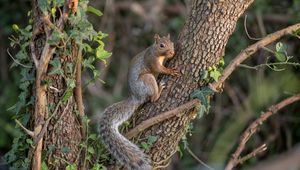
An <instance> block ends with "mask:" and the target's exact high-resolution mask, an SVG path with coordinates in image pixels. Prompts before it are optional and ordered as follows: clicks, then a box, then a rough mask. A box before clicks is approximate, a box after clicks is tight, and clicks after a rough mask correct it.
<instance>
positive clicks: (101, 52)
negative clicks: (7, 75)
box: [5, 0, 111, 170]
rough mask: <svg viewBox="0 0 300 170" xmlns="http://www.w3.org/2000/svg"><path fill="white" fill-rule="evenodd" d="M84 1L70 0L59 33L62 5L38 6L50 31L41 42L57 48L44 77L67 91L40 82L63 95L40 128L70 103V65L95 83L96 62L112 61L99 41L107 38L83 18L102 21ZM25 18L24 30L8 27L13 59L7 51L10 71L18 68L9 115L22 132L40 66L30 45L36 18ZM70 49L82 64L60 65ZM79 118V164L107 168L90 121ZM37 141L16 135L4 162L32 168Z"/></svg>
mask: <svg viewBox="0 0 300 170" xmlns="http://www.w3.org/2000/svg"><path fill="white" fill-rule="evenodd" d="M88 2H89V1H88V0H80V1H74V4H73V6H72V7H71V10H70V11H69V12H68V17H67V18H66V19H67V20H66V21H65V23H67V24H66V25H65V27H64V29H61V28H60V25H59V24H55V23H57V21H58V20H59V19H60V18H61V17H62V13H63V12H64V11H63V10H64V6H65V5H66V1H64V0H52V1H48V0H38V1H37V6H38V8H39V9H38V10H39V11H41V12H42V14H43V15H44V16H49V17H48V18H47V17H45V18H43V19H41V20H43V22H44V23H43V24H44V27H45V25H47V26H48V28H50V30H44V33H43V34H46V36H48V38H47V40H46V42H45V43H48V44H49V46H50V47H51V48H53V49H54V48H55V52H54V54H53V56H52V57H51V60H50V62H49V68H48V72H47V76H49V77H51V76H61V77H62V78H63V80H64V82H65V86H66V88H65V89H64V91H61V90H62V89H57V88H55V87H54V86H53V85H52V84H53V82H52V81H51V78H46V79H44V80H42V82H41V84H42V85H46V87H47V88H48V89H51V90H55V91H57V92H60V93H62V96H61V98H60V101H59V102H57V103H56V104H55V103H48V104H47V112H49V115H50V116H48V118H47V120H46V123H45V125H44V126H46V125H47V122H49V121H50V120H51V119H52V118H53V117H54V116H55V114H57V112H58V108H59V107H60V106H62V105H67V104H68V102H69V99H70V98H71V97H72V96H73V95H74V90H75V88H76V71H78V70H77V69H78V68H77V67H76V65H75V64H74V63H78V62H80V63H81V65H82V67H83V68H84V70H85V71H89V72H91V73H92V74H93V79H97V78H98V77H99V74H100V73H99V71H98V70H97V69H96V68H95V66H94V63H95V62H96V61H97V60H98V61H101V62H104V63H106V60H107V59H108V58H109V57H110V56H111V53H110V52H108V51H106V50H105V49H104V46H105V44H104V42H103V39H104V38H105V37H107V34H105V33H103V32H101V31H96V30H94V28H93V25H92V24H91V23H90V22H89V21H88V18H87V13H88V12H89V13H93V14H95V15H97V16H101V15H102V12H101V11H99V10H98V9H96V8H94V7H92V6H90V5H88ZM75 3H76V4H75ZM77 3H78V4H77ZM28 18H29V20H28V25H27V26H25V27H24V28H21V26H18V25H17V24H14V25H12V29H13V30H14V32H15V34H14V35H12V36H11V37H10V41H11V43H10V45H11V48H16V49H18V52H17V53H16V54H15V55H14V56H13V55H12V54H10V53H9V50H8V53H9V55H11V57H12V58H13V59H14V63H13V64H12V67H16V66H18V67H20V68H21V72H20V74H21V79H20V83H19V89H20V94H19V97H18V101H17V102H16V104H15V105H13V106H12V107H10V108H9V110H10V111H11V112H13V113H15V115H14V117H13V119H15V120H16V121H17V122H18V125H17V127H18V128H20V127H21V128H20V129H23V130H24V129H25V127H30V126H31V124H32V122H31V121H30V118H32V114H33V109H34V105H35V100H36V99H35V94H34V92H33V90H32V89H33V88H34V87H35V84H34V82H35V80H36V77H35V74H36V71H37V67H38V66H39V63H38V62H37V60H39V58H38V57H36V56H35V52H34V51H33V49H32V42H33V41H34V39H35V38H36V36H37V34H38V33H36V32H35V31H36V29H34V28H33V27H34V26H33V21H34V16H33V12H32V11H30V12H28ZM43 24H41V28H40V29H42V27H43ZM74 49H75V50H76V51H77V52H76V53H77V54H78V56H79V58H80V57H81V56H82V59H79V58H77V59H76V61H75V62H69V61H67V62H66V63H63V60H62V56H70V55H74ZM80 69H81V68H80ZM78 112H79V111H78V110H75V113H74V114H78ZM81 119H82V122H83V124H84V125H85V126H84V128H85V132H86V135H85V138H84V139H83V140H82V142H81V144H80V153H78V158H77V160H78V159H82V158H80V156H82V155H83V156H84V159H83V160H82V162H83V164H84V165H85V166H86V165H93V166H91V168H92V169H95V170H96V169H105V167H104V166H102V165H101V163H100V162H101V160H103V159H105V157H106V156H105V154H99V153H102V152H104V151H102V150H103V149H102V148H103V147H101V145H100V146H99V144H96V143H98V142H97V141H96V140H97V136H96V135H95V134H92V133H91V132H90V131H89V119H88V118H87V117H86V116H83V117H82V118H81ZM28 129H29V128H28ZM35 140H36V139H35V138H33V137H32V136H30V135H28V134H26V133H21V135H20V136H18V137H17V138H15V139H14V141H13V145H12V148H11V150H10V151H9V152H8V153H7V154H6V155H5V161H6V162H7V163H8V164H10V165H11V168H12V169H28V168H29V167H30V162H31V159H32V158H31V156H32V155H31V154H32V153H28V152H30V149H31V148H34V147H35V145H36V143H37V141H35ZM46 148H47V150H46V151H45V152H43V154H45V155H47V154H50V153H51V152H52V151H53V149H55V146H46ZM69 150H70V148H67V147H64V148H63V149H62V150H61V152H63V153H68V152H69ZM95 153H97V154H95ZM45 155H44V156H43V158H42V169H48V167H47V163H46V160H43V159H44V157H45ZM62 161H65V160H62ZM77 166H78V165H75V164H72V163H69V162H68V166H67V167H66V169H76V168H78V167H77Z"/></svg>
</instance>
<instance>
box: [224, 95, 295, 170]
mask: <svg viewBox="0 0 300 170" xmlns="http://www.w3.org/2000/svg"><path fill="white" fill-rule="evenodd" d="M298 100H300V93H299V94H296V95H294V96H291V97H289V98H287V99H285V100H283V101H281V102H280V103H278V104H276V105H273V106H271V107H269V109H268V110H267V111H266V112H263V113H262V114H261V115H260V117H259V118H257V119H256V120H255V121H254V122H252V123H251V124H250V125H249V126H248V128H247V129H246V130H245V131H244V132H243V134H242V135H241V137H240V142H239V144H238V147H237V149H236V151H235V152H234V153H233V154H232V157H231V159H230V160H229V161H228V163H227V165H226V167H225V170H231V169H232V168H233V167H235V166H236V165H237V164H238V163H239V162H241V159H239V156H240V154H241V153H242V151H243V150H244V148H245V145H246V143H247V141H248V140H249V139H250V137H251V136H252V135H253V134H254V133H256V132H257V131H258V126H259V125H261V124H262V123H263V122H264V121H265V120H267V119H268V118H269V117H270V116H272V115H274V114H275V113H277V112H278V111H279V110H281V109H282V108H284V107H286V106H288V105H290V104H292V103H294V102H296V101H298ZM264 147H265V146H264ZM264 147H263V149H262V150H265V149H264ZM252 153H254V152H252ZM256 153H257V152H256ZM256 153H254V154H252V156H255V155H256ZM250 155H251V154H250ZM247 159H249V158H247Z"/></svg>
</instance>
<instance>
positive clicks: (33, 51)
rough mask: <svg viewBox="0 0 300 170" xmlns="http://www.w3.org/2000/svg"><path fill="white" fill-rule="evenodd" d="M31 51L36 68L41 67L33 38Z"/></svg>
mask: <svg viewBox="0 0 300 170" xmlns="http://www.w3.org/2000/svg"><path fill="white" fill-rule="evenodd" d="M30 52H31V58H32V60H33V62H34V65H35V68H38V67H39V61H38V60H37V58H36V55H35V47H34V42H33V40H31V42H30Z"/></svg>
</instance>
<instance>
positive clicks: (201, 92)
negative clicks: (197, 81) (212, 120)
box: [191, 87, 214, 116]
mask: <svg viewBox="0 0 300 170" xmlns="http://www.w3.org/2000/svg"><path fill="white" fill-rule="evenodd" d="M213 94H214V91H213V90H211V89H210V88H209V87H204V88H202V89H197V90H195V91H194V92H193V93H192V94H191V98H198V99H199V100H200V102H201V104H200V106H198V111H199V112H198V114H199V116H202V115H203V112H206V113H208V111H209V108H210V96H211V95H213Z"/></svg>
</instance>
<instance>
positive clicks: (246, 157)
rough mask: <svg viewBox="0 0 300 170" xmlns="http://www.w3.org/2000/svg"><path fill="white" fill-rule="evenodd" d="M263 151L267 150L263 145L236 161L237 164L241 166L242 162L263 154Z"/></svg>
mask: <svg viewBox="0 0 300 170" xmlns="http://www.w3.org/2000/svg"><path fill="white" fill-rule="evenodd" d="M265 150H267V145H266V144H265V143H264V144H262V145H261V146H260V147H258V148H256V149H254V150H253V151H252V152H250V153H249V154H247V155H246V156H243V157H242V158H239V159H238V160H237V164H242V163H243V162H245V161H247V160H248V159H250V158H252V157H255V156H256V155H257V154H259V153H261V152H264V151H265Z"/></svg>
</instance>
